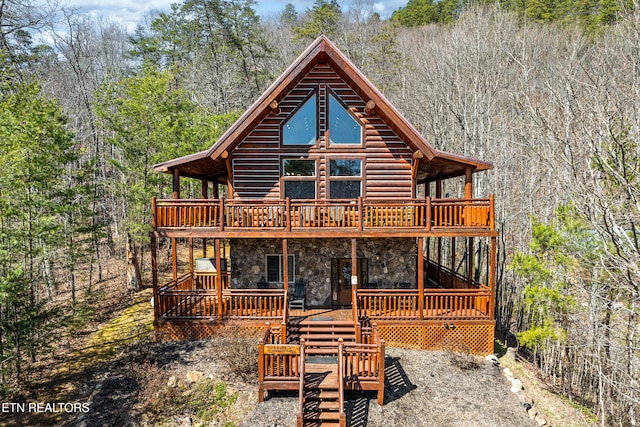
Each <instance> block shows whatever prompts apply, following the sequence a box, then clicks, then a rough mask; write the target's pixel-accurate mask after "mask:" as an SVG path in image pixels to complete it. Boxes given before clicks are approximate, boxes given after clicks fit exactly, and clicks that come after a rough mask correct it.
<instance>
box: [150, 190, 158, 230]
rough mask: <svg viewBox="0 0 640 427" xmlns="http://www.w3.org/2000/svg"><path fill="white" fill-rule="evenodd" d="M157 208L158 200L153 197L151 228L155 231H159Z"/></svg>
mask: <svg viewBox="0 0 640 427" xmlns="http://www.w3.org/2000/svg"><path fill="white" fill-rule="evenodd" d="M157 208H158V206H157V203H156V198H155V197H152V198H151V228H152V229H153V231H155V230H157V229H158V218H157V212H156V209H157Z"/></svg>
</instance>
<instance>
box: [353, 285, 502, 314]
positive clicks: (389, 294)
mask: <svg viewBox="0 0 640 427" xmlns="http://www.w3.org/2000/svg"><path fill="white" fill-rule="evenodd" d="M490 297H491V291H490V290H489V288H488V287H486V286H483V287H481V288H478V289H425V290H424V311H423V312H422V313H420V311H419V310H418V298H419V294H418V291H417V290H413V289H412V290H404V289H402V290H400V289H358V290H357V291H356V298H357V305H358V310H359V311H358V316H359V317H368V318H370V319H385V320H388V319H410V320H417V319H424V320H488V319H490ZM420 314H422V316H420Z"/></svg>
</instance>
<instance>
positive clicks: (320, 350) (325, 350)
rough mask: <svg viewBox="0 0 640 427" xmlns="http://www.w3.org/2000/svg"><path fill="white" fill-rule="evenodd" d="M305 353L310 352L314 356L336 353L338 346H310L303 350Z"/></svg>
mask: <svg viewBox="0 0 640 427" xmlns="http://www.w3.org/2000/svg"><path fill="white" fill-rule="evenodd" d="M304 352H305V354H312V355H316V356H328V355H332V354H338V346H337V345H335V346H324V347H317V348H315V347H312V348H307V349H305V350H304Z"/></svg>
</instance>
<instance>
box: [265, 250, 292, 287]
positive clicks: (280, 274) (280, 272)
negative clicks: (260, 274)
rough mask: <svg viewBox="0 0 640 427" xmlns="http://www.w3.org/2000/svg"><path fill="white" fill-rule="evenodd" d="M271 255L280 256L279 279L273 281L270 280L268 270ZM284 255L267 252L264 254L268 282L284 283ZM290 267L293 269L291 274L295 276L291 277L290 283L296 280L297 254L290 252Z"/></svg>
mask: <svg viewBox="0 0 640 427" xmlns="http://www.w3.org/2000/svg"><path fill="white" fill-rule="evenodd" d="M269 257H278V279H279V280H278V281H272V280H269V270H268V266H269V264H268V261H267V260H268V258H269ZM283 258H284V257H283V255H282V254H265V255H264V272H265V280H266V281H267V283H276V284H280V283H284V275H283V271H282V270H283V267H284V265H283V262H282V261H283ZM289 262H290V264H289V268H290V269H291V274H292V276H293V278H290V279H289V283H293V282H295V279H296V256H295V255H293V254H289Z"/></svg>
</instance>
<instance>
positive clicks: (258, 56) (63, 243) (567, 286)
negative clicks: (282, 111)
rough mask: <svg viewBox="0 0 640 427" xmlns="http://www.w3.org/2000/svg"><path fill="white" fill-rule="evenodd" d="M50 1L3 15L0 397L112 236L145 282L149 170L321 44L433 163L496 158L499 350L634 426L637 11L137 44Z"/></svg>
mask: <svg viewBox="0 0 640 427" xmlns="http://www.w3.org/2000/svg"><path fill="white" fill-rule="evenodd" d="M54 6H55V5H52V8H51V10H46V8H42V7H36V6H35V2H31V1H30V0H4V1H0V77H1V79H0V176H1V178H0V273H1V274H0V362H1V363H2V364H1V365H0V370H1V371H2V390H1V391H2V393H11V385H12V384H14V382H13V381H14V380H15V378H19V377H20V373H21V371H22V370H23V369H24V365H25V364H26V363H28V361H29V360H35V359H36V358H37V357H39V349H44V348H46V343H47V340H48V339H51V336H52V335H50V334H47V333H46V331H47V330H49V328H52V327H57V326H59V325H55V323H56V322H61V321H62V320H61V319H65V318H66V317H65V316H59V315H58V316H56V315H54V313H56V312H59V310H60V308H61V307H72V308H73V310H71V313H73V312H74V310H75V307H76V306H77V305H78V304H79V301H81V300H82V298H83V295H86V294H87V293H91V292H92V291H94V290H95V289H96V287H99V286H100V282H101V280H102V279H103V277H102V275H103V269H104V268H105V267H104V266H105V263H106V262H107V260H110V259H114V258H115V259H119V260H120V262H122V265H124V263H125V262H126V259H125V258H126V254H125V250H124V249H125V244H126V241H127V236H130V237H131V243H132V245H133V247H134V249H135V250H136V251H137V252H138V254H139V256H140V257H141V258H140V259H141V263H142V265H141V267H142V270H143V272H144V271H146V270H148V268H149V265H148V264H149V258H148V251H147V248H148V244H149V238H148V232H149V230H150V219H151V216H150V212H149V209H150V203H149V202H150V199H151V197H152V196H153V195H155V196H161V195H168V194H170V192H171V186H170V183H169V182H168V181H167V180H166V178H165V177H164V176H159V175H158V174H155V173H153V172H152V171H151V166H152V165H153V164H155V163H158V162H161V161H164V160H167V159H170V158H174V157H176V156H179V155H183V154H187V153H191V152H194V151H196V150H201V149H204V148H207V147H209V146H210V145H211V144H212V143H213V142H215V140H216V138H217V137H218V136H219V135H220V134H221V133H222V132H223V131H224V130H225V129H226V128H227V127H228V126H229V125H230V124H231V123H232V122H233V120H234V119H235V118H236V117H238V114H239V113H241V112H242V111H243V109H244V108H247V106H249V105H250V104H251V102H252V101H253V100H254V99H255V98H256V97H257V96H258V95H259V94H260V93H261V92H262V90H264V89H265V88H266V87H267V86H268V85H269V84H270V82H271V81H273V79H274V78H275V77H277V76H278V75H279V74H280V73H281V72H282V71H283V70H284V69H285V68H286V67H287V66H288V65H289V64H290V63H291V62H292V61H293V59H294V58H295V57H296V56H297V55H298V54H299V53H300V52H301V51H302V50H303V49H304V48H305V47H306V46H307V45H308V44H309V43H310V41H311V40H313V38H315V37H316V36H317V35H318V34H319V33H320V32H323V33H325V34H327V35H328V36H329V37H330V38H331V39H332V41H333V42H334V43H336V45H337V46H338V47H339V48H340V49H341V50H342V51H343V52H344V53H345V54H346V55H347V56H348V57H349V58H350V59H351V60H352V61H353V62H354V63H355V64H356V65H357V66H358V67H360V68H361V69H362V71H363V72H364V74H365V75H366V76H368V77H369V79H370V80H371V81H372V82H373V84H374V85H376V86H377V87H378V88H380V89H381V91H382V92H383V93H384V94H385V95H386V96H387V97H388V98H389V100H390V101H391V102H392V103H393V104H394V105H395V106H396V107H397V108H398V109H399V110H400V111H401V112H402V113H403V114H404V115H405V116H406V117H407V119H408V120H409V121H410V122H411V123H413V124H414V125H415V126H416V128H417V129H418V130H419V131H421V132H422V134H423V135H425V137H426V138H427V139H428V140H429V141H431V143H432V144H433V145H434V146H436V147H437V148H439V149H443V150H447V151H451V152H455V153H460V154H466V155H469V156H473V157H477V158H480V159H484V160H489V161H492V162H494V166H495V167H494V169H493V170H491V171H489V172H488V173H484V174H482V175H481V176H479V178H478V181H477V186H476V191H477V194H478V195H486V194H489V193H494V194H495V200H496V204H497V205H496V218H497V219H498V221H499V224H500V239H499V241H500V248H499V270H500V271H499V277H498V282H499V283H498V296H497V301H498V307H497V310H496V313H497V320H498V326H497V327H498V329H499V332H500V336H502V337H504V338H505V339H507V338H508V337H511V338H510V340H511V341H509V342H510V343H511V344H510V345H515V342H516V340H517V343H518V346H519V347H520V348H521V349H522V351H523V354H525V355H526V356H527V357H529V358H530V360H531V361H532V362H533V363H534V364H535V365H536V366H537V368H538V369H539V371H540V374H541V376H542V377H543V378H544V380H545V381H546V383H547V384H548V386H549V387H550V388H552V389H553V390H554V391H556V392H558V393H561V394H563V395H565V396H566V397H567V398H568V399H570V400H571V401H572V402H575V403H576V404H578V405H581V406H583V407H584V408H585V410H587V411H590V412H591V413H592V414H593V415H594V417H595V418H596V419H597V420H598V423H599V424H600V425H603V426H605V425H612V426H613V425H616V426H638V425H640V288H639V287H640V236H639V233H640V226H639V225H638V223H639V222H640V199H639V198H640V10H638V5H637V4H627V3H625V8H624V9H622V8H621V9H620V12H619V15H617V16H618V18H617V19H616V20H608V21H607V22H606V23H604V24H603V25H602V26H601V27H599V30H598V31H593V28H592V27H589V28H585V27H584V26H581V25H580V23H578V22H566V21H563V22H560V21H553V22H539V20H534V19H529V18H528V16H525V15H522V14H518V13H517V12H514V11H509V10H506V8H503V7H501V6H500V5H499V4H489V5H484V6H467V7H465V8H462V9H460V10H459V13H458V14H457V15H456V19H455V20H454V21H453V22H451V23H448V24H429V25H422V26H420V25H416V26H410V27H407V26H401V25H398V24H397V22H396V21H385V20H381V19H380V18H379V16H377V14H375V13H373V2H372V1H367V0H358V1H355V2H353V3H351V4H350V5H349V8H348V9H344V10H343V9H341V7H340V5H338V4H337V3H336V2H335V1H334V2H326V1H324V0H317V1H316V2H315V3H314V6H313V7H311V8H310V9H308V10H305V11H296V10H295V9H294V8H293V7H292V6H291V5H288V6H287V7H286V8H283V13H282V14H277V15H273V16H268V17H262V18H261V17H258V16H257V15H256V14H255V11H254V3H253V2H252V1H250V0H230V1H219V0H185V1H184V2H183V3H176V4H175V5H174V6H173V8H172V10H171V11H168V12H165V13H162V14H158V13H155V14H152V15H150V16H148V17H146V19H145V21H144V22H141V23H140V25H139V27H138V28H137V30H136V31H135V32H134V33H132V34H129V33H127V31H126V30H125V29H124V28H123V27H122V26H120V25H118V24H116V23H114V22H110V21H107V20H103V19H95V18H90V17H88V16H83V15H78V14H76V13H74V12H73V11H69V10H59V9H57V8H55V7H54ZM625 10H626V11H628V12H625ZM54 18H55V19H54ZM42 34H46V37H41V36H42ZM37 35H40V37H39V38H38V37H36V36H37ZM40 39H43V40H48V42H46V43H42V42H36V41H34V40H40ZM196 191H197V187H194V188H193V189H189V188H186V187H185V188H184V189H183V192H185V194H186V195H188V194H189V192H196ZM445 191H449V192H454V191H457V188H455V186H452V187H451V188H450V189H448V190H447V189H445ZM123 282H124V280H123ZM123 286H124V284H123ZM79 289H82V292H83V294H82V295H79V294H78V290H79ZM63 292H69V295H70V300H69V301H64V302H61V301H60V300H59V299H57V298H56V297H55V296H56V295H57V294H60V293H63ZM71 316H72V315H71ZM54 319H55V320H54Z"/></svg>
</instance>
